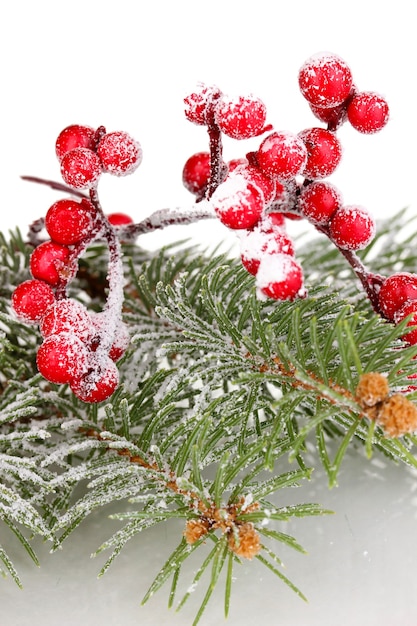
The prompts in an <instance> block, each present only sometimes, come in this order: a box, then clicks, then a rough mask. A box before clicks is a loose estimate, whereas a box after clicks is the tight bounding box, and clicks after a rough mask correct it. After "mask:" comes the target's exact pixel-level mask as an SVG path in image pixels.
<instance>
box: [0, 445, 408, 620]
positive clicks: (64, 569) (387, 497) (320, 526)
mask: <svg viewBox="0 0 417 626" xmlns="http://www.w3.org/2000/svg"><path fill="white" fill-rule="evenodd" d="M416 478H417V475H416V473H414V472H411V471H410V470H408V469H407V468H406V467H405V466H393V465H392V464H388V465H387V464H385V461H383V460H381V457H380V456H379V455H378V456H376V457H375V458H374V461H372V462H370V461H368V460H367V459H365V458H364V455H363V453H362V451H361V450H353V451H352V450H351V451H350V452H349V454H348V455H347V458H346V459H345V462H344V465H343V469H342V472H341V475H340V481H339V487H336V488H334V489H332V490H329V489H328V488H327V483H326V480H325V477H324V476H323V474H322V472H321V470H317V471H316V472H315V475H313V478H312V480H311V482H310V483H305V484H303V485H302V486H301V487H298V488H296V489H291V490H282V491H281V492H280V493H279V494H278V500H277V501H279V502H280V504H281V505H285V504H290V503H296V502H320V503H321V504H322V505H324V506H325V507H327V508H329V509H331V510H333V511H334V512H335V514H334V515H326V516H322V517H312V518H305V519H300V520H295V521H292V522H288V523H286V524H282V525H281V529H282V530H283V531H284V532H288V533H290V534H293V535H294V536H295V537H296V539H297V540H298V541H299V542H300V543H301V545H303V546H304V548H305V549H306V550H307V551H308V554H307V555H303V554H299V553H297V552H295V551H291V550H289V549H286V548H285V547H282V549H281V548H280V547H279V546H277V544H275V545H276V546H277V547H276V551H277V554H278V555H279V556H280V557H281V558H282V559H283V561H284V563H285V565H286V569H285V570H284V572H285V574H286V575H287V576H288V577H289V578H290V579H291V580H292V581H293V582H294V583H295V584H297V585H298V587H299V588H300V589H301V590H302V591H303V593H304V594H305V595H306V596H307V597H308V600H309V602H308V604H306V603H305V602H303V601H302V600H301V599H300V598H299V597H298V596H296V595H295V594H294V593H293V592H292V591H290V590H289V589H288V588H287V587H286V586H285V585H283V584H282V583H281V582H280V581H279V580H278V579H277V578H276V577H275V576H274V575H273V574H272V573H270V572H269V570H267V569H266V568H265V567H263V566H261V565H260V564H258V563H257V562H255V561H253V562H246V563H245V564H244V565H242V566H241V567H240V568H239V567H237V568H236V569H235V577H236V582H235V585H234V588H233V591H232V601H231V611H230V615H229V618H228V620H227V621H224V618H223V590H222V588H221V585H219V588H218V589H217V593H215V594H214V596H213V598H212V600H211V602H210V604H209V605H208V607H207V610H206V613H205V615H204V617H203V618H202V620H201V626H219V625H221V624H223V623H224V624H225V626H253V625H254V624H257V623H259V624H271V625H274V626H275V625H277V626H281V625H282V626H335V624H337V626H394V625H395V626H415V624H416V623H417V593H416V588H417V581H416V576H415V558H416V556H415V555H416V553H417V533H416V519H417V494H416V487H417V483H416ZM120 507H121V505H120V504H119V505H118V506H117V507H115V509H114V510H123V509H121V508H120ZM108 512H109V511H106V514H107V513H108ZM106 514H105V512H104V511H101V512H97V513H96V514H95V515H93V516H91V517H90V518H89V519H88V520H87V521H86V522H84V523H83V525H82V526H81V527H80V528H79V529H78V530H77V531H75V533H74V534H73V536H72V537H71V538H70V539H69V540H68V541H67V543H64V547H63V550H62V551H60V552H58V553H55V554H53V555H50V554H48V546H46V545H44V546H39V545H37V549H38V552H39V556H40V557H41V563H42V565H41V568H40V569H37V568H35V567H34V566H32V564H31V563H28V561H27V560H26V559H25V557H22V553H21V551H20V550H18V551H17V559H16V563H17V564H18V566H19V570H20V573H21V574H22V576H23V581H24V585H25V587H24V590H23V591H20V590H19V589H17V587H16V586H15V585H14V583H13V582H12V581H11V579H7V580H6V581H3V582H1V585H2V587H1V616H2V620H1V623H2V624H4V625H5V626H6V625H7V626H9V624H10V626H34V625H35V626H38V625H39V626H41V625H42V626H56V625H57V624H60V626H70V625H72V624H77V623H78V624H82V625H83V626H99V625H103V626H121V625H123V626H137V625H140V626H156V625H158V626H191V623H192V620H193V617H194V615H195V613H196V611H197V609H198V606H199V604H198V601H200V602H201V598H202V595H203V594H204V593H205V587H204V586H203V585H202V586H201V588H200V589H199V588H197V589H196V591H195V592H194V594H195V595H194V596H192V597H191V599H190V600H189V601H188V603H187V604H186V605H185V607H183V609H182V610H181V611H180V612H179V613H176V612H175V611H174V610H172V609H171V610H168V609H167V598H168V591H169V585H170V581H168V583H167V585H166V587H165V588H163V589H161V590H160V591H159V592H158V593H156V594H155V596H154V597H153V598H152V599H151V600H150V601H149V603H148V604H146V605H145V606H143V607H141V606H140V602H141V599H142V597H143V596H144V594H145V593H146V591H147V589H148V586H149V585H150V583H151V581H152V579H153V576H154V575H155V574H156V572H157V571H158V569H159V567H160V566H161V565H162V564H163V563H164V562H165V559H166V558H167V557H168V556H169V554H170V552H171V550H172V549H173V548H174V547H175V545H176V544H177V542H178V541H179V539H180V536H181V532H182V530H183V526H182V524H181V523H180V522H178V523H177V522H174V523H173V524H172V525H169V526H166V527H162V526H161V527H160V528H154V529H153V530H150V531H145V533H144V534H143V535H142V536H139V537H137V538H136V539H134V540H132V541H131V543H130V544H128V545H127V546H126V548H125V550H124V551H123V552H122V553H121V555H120V556H119V557H118V559H117V560H116V561H115V562H114V563H113V565H112V567H111V568H110V570H109V571H108V573H107V574H106V575H105V576H104V577H103V578H101V579H100V580H97V578H96V575H97V573H98V571H99V569H100V566H101V564H102V563H103V562H104V560H103V559H102V558H100V559H99V558H97V559H90V558H89V555H90V554H91V553H92V552H93V551H94V550H95V549H96V548H97V547H98V545H99V544H100V543H101V541H103V540H104V539H106V538H107V537H108V536H109V535H110V534H111V532H112V531H114V530H115V529H116V527H117V526H116V522H114V521H110V520H108V519H107V518H106ZM271 527H273V526H271ZM4 532H5V531H1V532H0V541H2V540H3V538H4ZM107 556H108V555H103V558H107ZM190 561H191V560H190ZM200 563H201V561H200ZM195 567H196V562H193V563H191V562H190V563H189V564H188V566H186V567H185V569H184V575H183V576H184V578H183V579H182V581H183V583H182V584H183V587H182V589H183V590H185V589H186V588H187V587H188V585H189V584H190V583H191V582H192V575H193V571H194V568H195ZM180 597H181V596H180Z"/></svg>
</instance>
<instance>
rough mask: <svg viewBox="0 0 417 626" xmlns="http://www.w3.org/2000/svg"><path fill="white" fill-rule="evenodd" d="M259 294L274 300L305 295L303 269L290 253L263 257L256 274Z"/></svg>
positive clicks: (290, 298)
mask: <svg viewBox="0 0 417 626" xmlns="http://www.w3.org/2000/svg"><path fill="white" fill-rule="evenodd" d="M256 286H257V291H258V295H259V296H260V297H261V298H262V297H263V298H265V297H267V298H273V299H274V300H294V298H296V297H300V296H302V295H303V293H304V290H303V271H302V269H301V266H300V264H299V263H297V261H296V260H295V259H294V258H293V257H292V256H290V255H289V254H274V255H271V256H266V257H264V258H262V260H261V263H260V265H259V269H258V273H257V274H256Z"/></svg>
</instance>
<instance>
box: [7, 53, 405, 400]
mask: <svg viewBox="0 0 417 626" xmlns="http://www.w3.org/2000/svg"><path fill="white" fill-rule="evenodd" d="M298 85H299V89H300V91H301V94H302V95H303V96H304V98H305V99H306V101H307V103H308V105H309V107H310V109H311V112H312V113H313V114H314V116H315V118H316V121H315V124H314V125H313V126H312V127H308V128H304V129H303V130H301V131H299V130H296V131H294V132H293V131H289V130H279V131H277V130H274V128H273V126H272V125H271V124H270V123H269V121H268V119H267V108H266V106H265V104H264V102H263V101H262V100H260V98H258V97H257V96H255V95H253V94H250V95H245V94H244V95H237V96H234V97H230V96H228V95H226V94H224V93H223V92H222V91H221V90H220V89H219V88H218V87H216V86H212V85H204V84H199V85H198V86H197V87H196V89H195V90H194V91H192V92H191V93H189V94H188V95H187V96H186V97H185V98H184V114H185V117H186V119H187V120H188V121H190V122H191V123H193V124H196V125H198V126H205V127H206V130H207V131H208V140H209V149H208V150H201V151H199V152H196V153H194V154H192V155H191V156H190V157H189V158H188V159H187V160H186V162H185V164H184V167H183V170H182V183H183V185H184V186H185V188H186V189H187V190H188V191H189V192H190V193H191V194H193V196H194V200H195V203H200V204H198V207H200V206H204V205H206V207H207V206H208V207H209V210H208V211H207V212H206V214H205V216H207V213H208V214H209V216H210V217H213V216H216V217H217V218H218V219H219V221H220V222H221V223H222V224H223V225H224V226H225V227H227V228H228V229H230V230H231V231H234V232H235V234H236V236H237V237H238V238H239V240H240V258H241V262H242V265H243V267H244V268H245V269H246V270H247V272H248V273H249V274H251V275H252V276H253V277H254V289H255V292H256V295H257V297H258V298H259V299H262V300H265V299H272V300H276V301H284V300H294V299H295V298H300V297H302V298H303V297H306V295H307V290H306V287H305V285H304V272H303V268H302V267H301V265H300V263H299V262H298V261H297V258H296V250H295V248H294V244H293V242H292V240H291V238H290V237H289V235H288V233H287V232H286V223H287V220H293V219H306V220H307V221H308V222H310V224H311V225H312V226H313V227H315V228H316V229H317V230H318V231H319V232H320V233H321V234H323V236H327V237H328V238H329V239H330V240H331V241H332V242H333V244H334V245H335V246H336V248H338V249H339V250H340V251H341V252H342V253H343V255H344V257H345V258H347V259H348V260H350V262H351V265H352V267H353V268H354V269H355V264H356V265H357V263H358V262H359V261H358V257H357V256H355V253H356V251H357V250H361V249H363V248H365V247H366V246H367V245H368V244H369V243H370V242H371V241H372V239H373V237H374V233H375V223H374V220H373V218H372V217H371V215H370V213H369V212H368V211H367V209H365V208H364V207H362V206H360V205H353V204H350V205H345V204H344V203H343V198H342V194H341V192H340V191H339V190H338V189H337V188H336V187H335V186H334V185H333V184H332V183H331V182H329V181H328V180H326V179H327V178H328V177H329V176H331V175H332V174H333V173H334V171H335V170H336V168H337V167H338V166H339V164H340V162H341V158H342V145H341V142H340V140H339V137H338V136H337V134H336V133H337V130H338V129H339V128H340V126H341V125H342V124H344V123H346V122H348V123H349V124H350V126H351V127H352V128H353V129H355V130H357V131H359V132H360V133H362V134H371V133H374V132H377V131H379V130H381V129H382V128H383V127H384V126H385V124H386V123H387V121H388V118H389V109H388V104H387V103H386V101H385V99H384V98H383V97H382V96H380V95H379V94H377V93H375V92H370V91H359V90H358V89H357V87H356V86H355V84H354V83H353V74H352V71H351V69H350V67H349V66H348V64H347V63H346V62H345V61H344V60H343V59H341V58H340V57H339V56H337V55H335V54H332V53H320V54H317V55H314V56H312V57H310V58H309V59H307V61H306V62H305V63H304V64H303V65H302V66H301V68H300V71H299V74H298ZM317 120H318V121H317ZM318 122H321V123H322V124H323V127H321V126H319V125H318ZM224 136H225V137H227V138H228V140H229V139H232V140H237V141H238V142H239V145H240V146H242V145H244V144H245V141H250V142H251V143H252V145H251V146H250V150H249V151H247V152H246V153H245V152H244V153H243V154H241V155H240V156H237V157H235V158H234V159H231V160H229V161H225V160H224V157H223V137H224ZM55 152H56V156H57V159H58V161H59V166H60V171H61V176H62V178H63V180H64V182H65V183H66V185H67V186H68V187H69V188H70V189H74V190H76V191H77V193H76V194H74V195H75V196H78V197H76V198H74V197H70V198H64V199H60V200H57V201H56V202H54V203H53V204H52V205H51V206H50V207H49V209H48V211H47V213H46V216H45V220H44V225H45V230H46V233H47V235H48V236H49V240H46V241H41V242H40V243H39V244H38V245H37V246H36V247H35V248H34V250H33V252H32V254H31V257H30V262H29V269H30V272H31V278H30V279H29V280H27V281H25V282H23V283H22V284H21V285H18V286H17V287H16V289H15V291H14V293H13V295H12V308H13V311H14V313H15V315H16V316H17V317H18V318H19V319H21V320H22V321H24V322H27V323H31V324H38V325H39V331H40V335H41V337H42V342H41V344H40V347H39V350H38V354H37V365H38V369H39V372H40V373H41V374H42V375H43V376H44V378H45V379H46V380H47V381H49V382H50V383H54V384H66V385H68V386H69V388H70V390H71V391H72V393H73V394H74V395H75V396H76V397H77V398H78V399H79V400H80V401H82V402H90V403H96V402H102V401H104V400H106V399H108V398H110V397H111V395H112V394H113V393H114V391H115V390H116V389H117V387H118V385H119V372H118V367H117V366H116V362H118V361H119V360H120V359H121V358H122V357H123V355H124V354H125V352H126V350H127V348H128V346H129V342H130V333H129V329H128V327H127V326H126V325H125V324H123V322H122V316H121V310H122V304H123V264H122V259H121V243H123V237H124V236H125V235H126V233H127V232H128V233H129V237H130V236H131V234H132V233H137V232H139V233H141V232H144V231H143V223H141V224H140V225H139V226H140V228H139V229H136V227H137V226H138V225H136V224H134V221H133V219H132V218H131V217H130V216H129V215H127V214H125V213H123V212H114V213H110V214H107V215H105V214H104V213H103V210H102V208H101V205H100V202H99V200H98V193H97V188H98V185H99V182H100V179H101V176H102V175H104V174H110V175H113V176H117V177H122V176H125V175H128V174H131V173H133V172H134V171H136V169H137V168H138V167H139V165H140V164H141V162H142V148H141V145H140V143H139V142H138V141H137V140H135V139H134V138H133V137H132V136H131V135H130V134H128V133H127V132H125V131H112V132H107V130H106V129H105V128H104V127H103V126H99V127H98V128H96V129H94V128H93V127H91V126H86V125H79V124H73V125H70V126H67V127H66V128H64V129H63V130H62V131H61V132H60V134H59V135H58V138H57V139H56V142H55ZM80 190H84V192H82V193H80ZM80 196H81V199H80ZM83 196H85V197H83ZM161 213H162V212H160V213H159V214H158V217H157V221H158V226H157V227H158V228H159V227H163V226H164V225H168V224H171V223H175V218H172V217H171V216H170V217H169V219H168V220H167V222H166V224H165V223H163V218H161V215H160V214H161ZM203 214H204V211H203ZM194 215H195V219H199V217H198V210H195V207H194ZM151 218H152V216H151ZM151 218H150V222H151V221H152V219H151ZM173 220H174V221H173ZM190 221H193V220H192V219H191V220H190ZM154 227H155V222H154V223H152V229H153V228H154ZM135 229H136V230H135ZM96 240H100V241H102V242H103V241H104V243H105V244H107V246H108V250H109V268H108V274H107V280H108V289H107V292H108V294H107V301H106V303H105V305H104V307H103V310H102V311H101V312H100V313H97V312H91V311H89V310H88V307H87V305H85V304H84V303H82V302H81V300H83V302H84V299H80V301H79V300H78V299H77V298H73V297H71V298H70V297H69V295H68V287H69V285H70V284H71V282H72V280H73V279H74V277H75V276H76V274H77V271H78V260H79V258H80V257H81V256H82V254H83V253H84V251H85V250H86V249H87V248H88V246H89V245H90V244H91V243H92V242H94V241H96ZM357 275H358V277H359V278H360V279H361V280H362V281H363V284H364V283H365V282H366V280H367V279H368V278H369V277H366V276H365V275H364V273H363V272H362V274H361V272H357ZM369 285H370V283H369V281H368V283H367V284H364V287H365V291H367V295H368V296H369V297H370V299H371V302H372V304H373V306H374V308H375V310H377V311H378V312H379V313H380V314H381V315H382V316H384V317H385V318H386V319H387V320H389V321H391V322H393V323H399V322H401V321H402V320H405V319H408V318H409V321H408V322H407V323H408V326H407V330H406V332H405V334H404V340H405V341H407V342H408V343H413V344H414V343H417V331H415V330H414V325H415V324H414V323H415V321H417V275H414V274H407V273H404V272H403V273H397V274H394V275H393V276H392V277H389V278H386V279H384V278H383V277H377V280H376V279H375V285H376V287H375V289H374V291H373V292H372V293H373V295H372V296H371V295H370V288H369ZM375 285H374V286H375ZM409 327H410V328H409Z"/></svg>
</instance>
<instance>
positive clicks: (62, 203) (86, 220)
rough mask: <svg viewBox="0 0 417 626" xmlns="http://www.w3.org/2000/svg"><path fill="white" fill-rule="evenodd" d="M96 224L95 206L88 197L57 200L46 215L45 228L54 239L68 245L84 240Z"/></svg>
mask: <svg viewBox="0 0 417 626" xmlns="http://www.w3.org/2000/svg"><path fill="white" fill-rule="evenodd" d="M93 226H94V207H93V206H92V204H91V203H90V202H89V200H87V199H84V198H83V199H82V200H81V202H78V201H76V200H72V199H63V200H57V202H54V204H53V205H52V206H51V207H50V208H49V209H48V211H47V213H46V216H45V228H46V230H47V232H48V234H49V236H50V237H51V239H52V240H53V241H55V242H56V243H60V244H63V245H66V246H71V245H73V244H76V243H79V242H80V241H83V239H85V237H86V236H87V235H88V233H89V232H90V231H91V230H92V229H93Z"/></svg>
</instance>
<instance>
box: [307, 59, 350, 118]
mask: <svg viewBox="0 0 417 626" xmlns="http://www.w3.org/2000/svg"><path fill="white" fill-rule="evenodd" d="M298 84H299V87H300V90H301V93H302V94H303V96H304V97H305V98H306V100H308V102H309V103H310V104H313V105H314V106H320V107H334V106H338V105H340V104H342V103H343V102H344V101H345V100H346V98H347V97H348V96H349V94H350V91H351V88H352V72H351V70H350V67H349V66H348V64H347V63H346V62H345V61H344V60H343V59H341V58H340V57H339V56H337V55H336V54H331V53H319V54H316V55H314V56H312V57H310V58H309V59H307V61H305V63H304V64H303V65H302V67H301V68H300V71H299V74H298Z"/></svg>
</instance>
